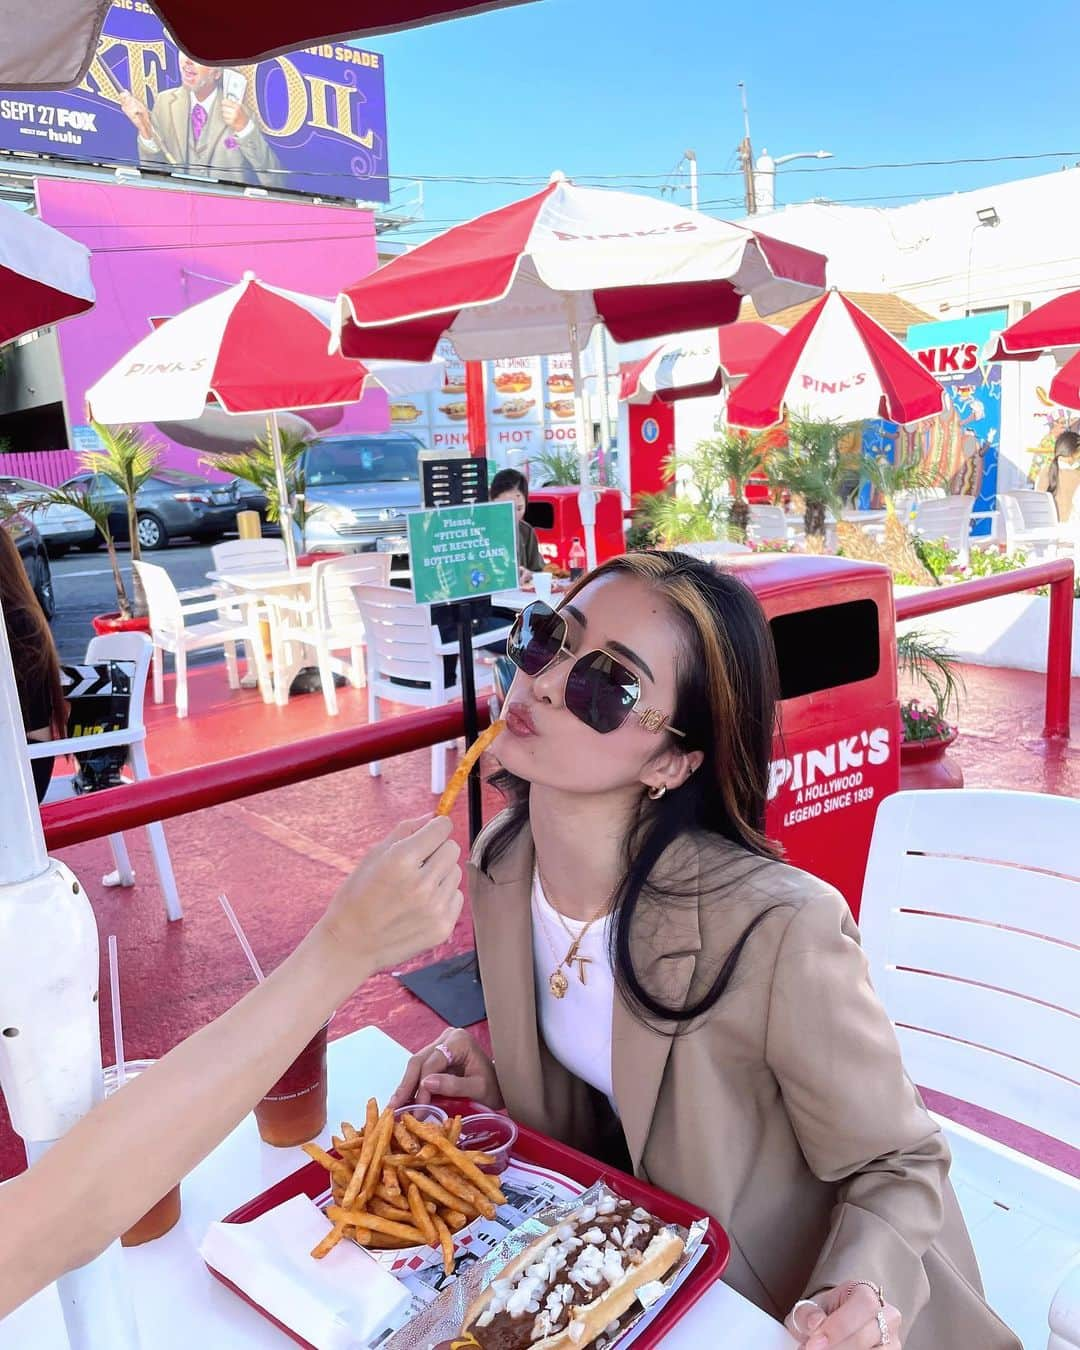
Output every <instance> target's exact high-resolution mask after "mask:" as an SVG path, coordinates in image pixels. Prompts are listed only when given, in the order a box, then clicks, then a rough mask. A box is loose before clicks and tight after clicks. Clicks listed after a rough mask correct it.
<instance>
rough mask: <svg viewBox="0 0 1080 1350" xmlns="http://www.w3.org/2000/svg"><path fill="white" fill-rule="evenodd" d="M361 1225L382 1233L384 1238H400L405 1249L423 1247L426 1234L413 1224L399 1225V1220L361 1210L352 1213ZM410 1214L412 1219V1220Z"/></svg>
mask: <svg viewBox="0 0 1080 1350" xmlns="http://www.w3.org/2000/svg"><path fill="white" fill-rule="evenodd" d="M351 1212H352V1213H353V1214H354V1215H355V1216H356V1217H357V1220H358V1222H359V1223H360V1225H361V1226H362V1227H364V1228H370V1229H371V1231H372V1232H373V1233H382V1234H383V1236H384V1237H392V1238H400V1240H401V1242H400V1245H402V1246H404V1247H422V1246H423V1245H424V1234H423V1233H422V1232H421V1231H420V1229H419V1228H417V1227H416V1226H415V1225H414V1224H412V1223H399V1222H398V1221H397V1219H384V1218H383V1217H382V1215H381V1214H369V1213H367V1212H366V1211H365V1212H361V1211H360V1210H352V1211H351ZM411 1217H412V1216H411V1214H410V1218H411Z"/></svg>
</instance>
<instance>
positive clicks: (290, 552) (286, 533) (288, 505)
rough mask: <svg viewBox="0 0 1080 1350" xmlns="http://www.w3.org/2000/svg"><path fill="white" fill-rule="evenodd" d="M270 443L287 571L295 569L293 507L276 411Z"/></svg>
mask: <svg viewBox="0 0 1080 1350" xmlns="http://www.w3.org/2000/svg"><path fill="white" fill-rule="evenodd" d="M269 420H270V445H271V447H272V449H273V452H274V477H275V478H276V479H277V490H278V503H279V517H278V518H279V520H280V522H281V537H282V539H283V540H284V541H285V557H286V558H287V559H288V563H289V571H290V572H295V571H296V540H295V539H294V538H293V528H292V527H293V509H292V501H291V499H290V497H289V485H288V483H287V482H286V479H285V456H284V455H283V454H282V452H281V428H280V427H279V426H278V419H277V413H276V412H272V413H271V414H270V419H269Z"/></svg>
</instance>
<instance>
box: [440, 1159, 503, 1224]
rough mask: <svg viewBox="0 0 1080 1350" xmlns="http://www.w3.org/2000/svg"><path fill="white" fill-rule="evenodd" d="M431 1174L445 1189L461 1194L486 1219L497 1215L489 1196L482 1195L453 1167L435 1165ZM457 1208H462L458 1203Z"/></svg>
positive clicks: (457, 1194) (454, 1193)
mask: <svg viewBox="0 0 1080 1350" xmlns="http://www.w3.org/2000/svg"><path fill="white" fill-rule="evenodd" d="M431 1175H432V1176H433V1177H434V1178H435V1180H436V1181H437V1182H438V1183H439V1185H440V1186H442V1187H443V1188H444V1189H445V1190H448V1191H450V1192H451V1193H452V1194H453V1195H456V1196H460V1197H461V1199H462V1200H464V1201H465V1203H466V1204H467V1205H469V1206H470V1207H471V1208H472V1209H474V1210H476V1211H477V1213H478V1214H482V1215H483V1216H484V1218H485V1219H493V1218H494V1217H495V1206H494V1205H493V1204H492V1203H491V1201H490V1200H489V1199H488V1198H487V1196H486V1195H481V1194H480V1192H479V1191H478V1190H477V1189H476V1187H475V1186H470V1185H469V1183H468V1182H467V1181H466V1180H465V1179H464V1177H461V1176H459V1175H458V1174H457V1173H456V1172H455V1171H454V1170H453V1168H452V1167H433V1168H432V1169H431ZM456 1208H458V1209H460V1208H461V1206H460V1205H458V1206H457V1207H456Z"/></svg>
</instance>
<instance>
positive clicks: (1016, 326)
mask: <svg viewBox="0 0 1080 1350" xmlns="http://www.w3.org/2000/svg"><path fill="white" fill-rule="evenodd" d="M1050 353H1053V354H1055V355H1056V356H1057V358H1058V360H1062V359H1063V358H1068V359H1066V360H1065V364H1064V365H1063V366H1062V367H1061V369H1060V370H1059V371H1058V372H1057V374H1056V375H1055V376H1054V378H1053V379H1052V380H1051V381H1050V393H1049V397H1050V401H1051V402H1052V403H1056V404H1058V405H1059V406H1060V407H1062V408H1070V409H1072V410H1074V411H1075V410H1077V409H1080V291H1069V292H1068V294H1066V295H1058V296H1055V297H1054V299H1053V300H1048V301H1047V302H1046V304H1045V305H1040V306H1039V307H1038V309H1033V310H1032V311H1031V313H1030V314H1025V315H1024V317H1023V318H1022V319H1017V321H1016V323H1011V324H1010V325H1009V326H1008V328H1005V329H1002V331H1001V332H1000V333H996V334H995V335H994V337H993V338H991V340H990V342H989V343H988V344H987V348H986V351H985V352H984V353H983V360H984V361H985V362H986V363H987V364H990V363H992V362H994V361H1034V360H1035V359H1036V358H1037V357H1039V356H1044V355H1048V354H1050Z"/></svg>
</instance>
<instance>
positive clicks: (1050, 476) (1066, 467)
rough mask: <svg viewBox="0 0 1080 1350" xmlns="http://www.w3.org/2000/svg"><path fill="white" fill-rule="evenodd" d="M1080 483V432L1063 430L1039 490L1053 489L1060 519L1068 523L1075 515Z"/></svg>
mask: <svg viewBox="0 0 1080 1350" xmlns="http://www.w3.org/2000/svg"><path fill="white" fill-rule="evenodd" d="M1078 487H1080V436H1078V435H1077V434H1076V432H1075V431H1063V432H1062V433H1061V435H1060V436H1058V438H1057V440H1056V441H1055V442H1054V453H1053V455H1052V456H1051V458H1050V462H1049V463H1048V464H1045V465H1044V466H1043V467H1042V469H1041V470H1040V471H1039V477H1038V479H1037V481H1036V483H1035V491H1036V492H1049V493H1050V494H1051V496H1052V497H1053V498H1054V503H1055V505H1056V506H1057V512H1058V520H1059V521H1061V523H1062V524H1064V523H1065V522H1066V521H1067V520H1069V519H1070V518H1071V516H1072V511H1073V502H1074V500H1076V489H1077V488H1078Z"/></svg>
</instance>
